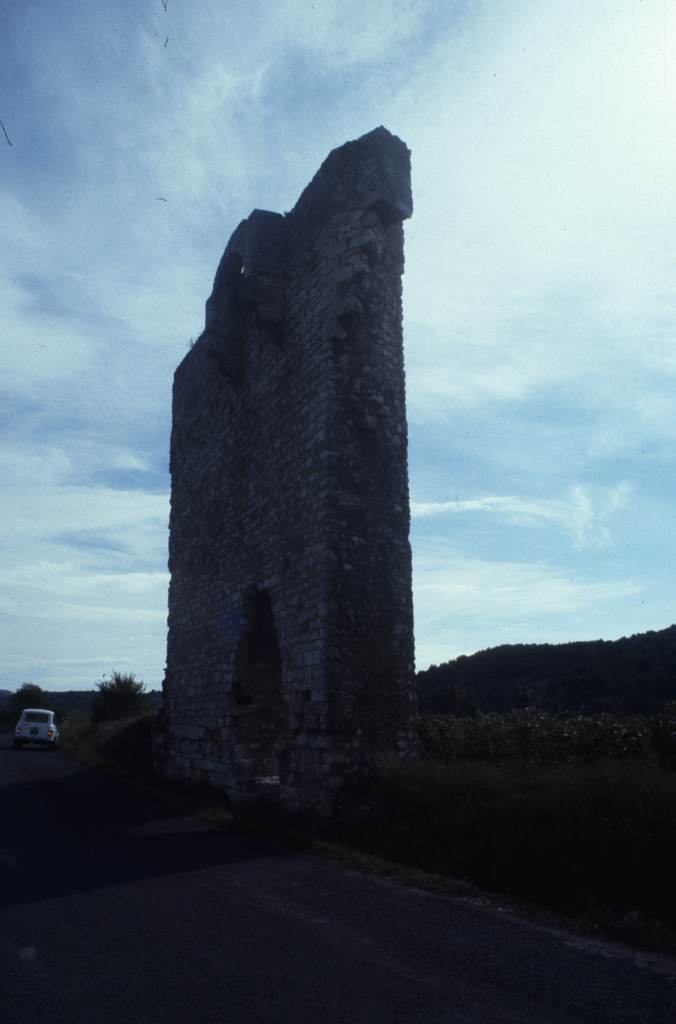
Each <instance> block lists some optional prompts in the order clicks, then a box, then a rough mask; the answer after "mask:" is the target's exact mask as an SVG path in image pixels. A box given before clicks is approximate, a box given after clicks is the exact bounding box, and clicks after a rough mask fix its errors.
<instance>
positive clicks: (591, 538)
mask: <svg viewBox="0 0 676 1024" xmlns="http://www.w3.org/2000/svg"><path fill="white" fill-rule="evenodd" d="M630 491H631V487H630V485H629V484H628V483H627V482H626V481H624V482H622V483H619V484H616V485H615V486H614V487H611V488H605V489H602V488H596V489H595V493H593V492H592V489H591V488H589V487H584V486H583V485H581V484H575V485H574V486H573V487H571V489H570V492H569V497H568V498H533V499H524V498H518V497H515V496H501V495H493V496H488V497H483V498H471V499H465V500H458V499H454V500H452V501H435V502H416V501H414V502H412V503H411V514H412V516H413V517H414V518H421V519H422V518H427V517H430V516H440V515H443V514H444V513H448V512H455V513H459V512H466V513H467V512H488V513H493V514H495V515H497V516H499V517H501V518H503V519H506V520H507V521H509V522H510V523H513V524H515V525H517V526H544V525H553V526H556V527H558V528H559V529H562V530H564V531H565V532H566V533H567V534H569V535H570V536H571V537H572V538H573V541H574V543H575V546H576V547H577V548H584V547H597V546H605V545H606V544H608V543H610V539H611V535H610V530H609V528H608V526H607V525H606V521H607V520H608V519H609V517H610V516H612V515H613V513H615V512H617V511H619V510H620V509H623V508H625V507H626V505H627V500H628V497H629V494H630Z"/></svg>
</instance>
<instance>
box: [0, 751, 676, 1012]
mask: <svg viewBox="0 0 676 1024" xmlns="http://www.w3.org/2000/svg"><path fill="white" fill-rule="evenodd" d="M0 810H1V812H2V817H1V819H0V901H1V904H2V906H1V908H0V1021H2V1022H3V1024H5V1022H7V1024H24V1022H26V1024H29V1022H30V1024H37V1022H39V1021H43V1020H49V1021H50V1024H62V1022H63V1024H66V1022H67V1024H79V1022H83V1024H85V1022H86V1024H97V1022H105V1024H110V1022H120V1024H123V1022H124V1024H146V1022H153V1024H154V1022H161V1024H174V1022H177V1024H178V1022H180V1024H201V1022H223V1024H228V1022H236V1024H239V1022H242V1024H244V1022H246V1024H257V1022H260V1024H278V1022H279V1024H287V1022H289V1024H291V1022H293V1024H348V1022H349V1024H361V1022H364V1024H366V1022H368V1024H378V1022H390V1021H391V1022H397V1024H407V1022H416V1024H418V1022H420V1024H427V1022H430V1024H431V1022H435V1024H436V1022H444V1024H451V1022H453V1024H456V1022H457V1024H480V1022H481V1024H498V1022H507V1021H509V1022H519V1024H521V1022H523V1024H526V1022H527V1024H550V1022H551V1024H554V1022H556V1024H558V1022H561V1024H564V1022H565V1024H585V1022H589V1024H604V1022H608V1024H611V1022H612V1024H629V1022H632V1024H662V1022H664V1024H667V1022H668V1024H674V1021H676V964H674V963H673V962H670V961H667V960H663V959H661V958H655V959H652V958H649V957H646V958H644V959H642V958H641V957H640V956H638V955H637V956H635V955H633V954H631V953H628V952H626V951H623V950H622V949H621V947H614V946H612V945H604V944H602V943H587V942H585V941H583V940H578V939H576V938H575V937H574V936H572V935H569V934H568V933H564V932H561V931H557V930H556V929H548V928H545V927H543V926H540V925H537V924H533V923H529V922H527V921H523V920H520V919H518V918H517V917H515V916H512V915H510V914H505V913H501V912H500V911H499V909H497V908H496V907H481V906H476V905H474V904H473V903H472V902H471V901H468V900H463V899H462V898H457V897H446V896H438V895H431V894H429V893H424V892H420V891H418V890H412V889H406V888H403V887H400V886H395V885H393V884H390V883H386V882H383V881H381V880H378V879H374V878H371V877H368V876H366V875H361V874H355V873H352V872H348V871H344V870H342V869H340V868H338V867H334V866H332V865H329V864H326V863H323V862H321V861H319V860H315V859H314V858H312V857H309V856H306V855H301V854H296V853H288V852H280V851H279V850H277V849H276V848H274V847H270V846H267V845H265V844H263V843H259V842H254V841H250V840H247V839H244V838H241V837H236V836H233V835H231V834H229V833H227V832H225V831H223V830H219V829H213V828H209V827H208V826H206V825H204V824H201V823H199V822H196V821H194V820H191V819H188V818H175V817H171V814H172V812H171V811H168V810H167V808H166V806H164V805H163V804H160V803H155V802H154V801H153V800H152V799H149V798H147V797H145V796H140V795H138V794H137V793H135V792H131V791H129V790H128V789H127V788H126V787H124V786H122V785H121V784H119V783H116V782H112V781H107V780H106V781H102V780H101V779H100V778H99V777H97V776H96V774H95V773H93V772H91V771H89V770H86V769H82V768H80V767H79V766H77V765H74V764H72V763H70V762H68V761H67V760H66V759H65V758H64V757H62V755H61V754H59V753H58V752H56V753H49V752H46V751H41V750H28V749H27V750H22V751H13V750H12V749H11V748H10V745H9V738H8V737H2V738H0Z"/></svg>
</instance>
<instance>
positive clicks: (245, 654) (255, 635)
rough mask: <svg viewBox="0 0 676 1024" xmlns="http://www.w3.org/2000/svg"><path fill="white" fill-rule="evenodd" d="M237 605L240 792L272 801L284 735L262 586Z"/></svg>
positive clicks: (271, 626)
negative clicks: (239, 615)
mask: <svg viewBox="0 0 676 1024" xmlns="http://www.w3.org/2000/svg"><path fill="white" fill-rule="evenodd" d="M242 605H243V608H242V610H243V616H242V618H243V620H244V624H243V629H242V632H241V634H240V638H239V641H238V644H237V650H236V652H235V664H234V673H233V682H232V697H233V701H232V723H233V730H234V734H235V736H236V746H237V759H238V764H239V787H240V794H241V795H245V794H246V795H249V796H254V795H255V796H264V797H266V798H268V799H275V800H276V799H277V798H278V796H279V777H280V759H281V757H282V756H283V753H284V751H285V749H286V747H287V746H288V742H289V736H288V725H287V714H286V710H287V709H286V705H285V702H284V700H283V697H282V656H281V652H280V647H279V641H278V638H277V630H276V627H275V619H274V614H273V607H272V598H271V596H270V594H269V592H268V591H267V590H259V589H258V588H256V587H253V588H251V589H250V590H247V591H245V592H244V594H243V598H242Z"/></svg>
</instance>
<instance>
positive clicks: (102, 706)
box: [92, 672, 146, 724]
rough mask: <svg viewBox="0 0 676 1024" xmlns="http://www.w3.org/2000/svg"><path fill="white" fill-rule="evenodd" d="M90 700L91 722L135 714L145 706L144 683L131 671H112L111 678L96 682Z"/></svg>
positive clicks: (106, 720)
mask: <svg viewBox="0 0 676 1024" xmlns="http://www.w3.org/2000/svg"><path fill="white" fill-rule="evenodd" d="M97 690H98V693H97V694H96V696H95V697H94V699H93V701H92V722H93V723H95V724H96V723H99V722H108V721H111V720H114V719H119V718H129V717H130V716H133V715H137V714H139V713H140V712H141V711H143V709H144V708H145V707H146V701H145V699H144V694H145V684H144V683H142V682H141V681H140V680H137V679H136V677H135V675H134V674H133V673H128V674H123V673H121V672H113V675H112V678H111V679H105V678H104V679H103V680H102V681H101V682H100V683H98V684H97Z"/></svg>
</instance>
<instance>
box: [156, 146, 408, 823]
mask: <svg viewBox="0 0 676 1024" xmlns="http://www.w3.org/2000/svg"><path fill="white" fill-rule="evenodd" d="M410 212H411V195H410V170H409V154H408V151H407V149H406V147H405V146H404V144H403V143H402V142H401V141H400V140H399V139H397V138H396V137H394V136H392V135H390V133H389V132H387V131H386V130H385V129H383V128H380V129H376V131H374V132H371V133H369V135H366V136H364V137H363V138H361V139H358V140H356V141H355V142H351V143H347V144H346V145H345V146H342V147H341V148H339V149H337V150H334V151H333V152H332V153H331V154H330V155H329V157H328V158H327V160H326V161H325V162H324V164H323V165H322V167H321V169H320V170H319V172H318V173H317V175H316V176H315V178H314V179H313V181H312V182H311V183H310V185H309V186H308V187H307V188H306V189H305V191H304V192H303V194H302V195H301V197H300V199H299V201H298V203H297V204H296V207H295V208H294V210H293V211H292V212H291V213H290V214H287V215H286V216H281V215H279V214H273V213H269V212H267V211H254V212H253V213H252V214H251V216H250V217H249V218H247V220H246V221H243V222H242V223H241V224H240V225H239V227H238V228H237V229H236V231H235V232H234V234H233V236H232V238H231V240H230V242H229V243H228V247H227V248H226V251H225V253H224V255H223V258H222V260H221V263H220V265H219V268H218V271H217V274H216V280H215V282H214V289H213V292H212V295H211V296H210V298H209V300H208V302H207V315H206V326H205V331H204V333H203V334H202V335H201V337H200V338H199V339H198V341H197V342H196V344H195V345H194V347H193V348H192V349H191V350H190V352H189V353H188V354H187V356H186V358H185V359H184V360H183V362H182V363H181V365H180V366H179V367H178V369H177V371H176V375H175V382H174V412H173V430H172V441H171V475H172V495H171V518H170V543H169V559H170V563H169V567H170V572H171V583H170V594H169V635H168V650H167V674H166V680H165V686H164V696H165V729H164V734H163V736H162V739H161V743H160V745H159V747H158V755H157V756H158V759H159V761H160V766H161V768H162V770H163V771H164V772H165V773H166V774H167V775H168V776H170V777H174V778H181V779H186V780H191V781H208V782H210V783H212V784H214V785H218V786H222V787H225V788H226V789H227V790H228V791H229V793H230V794H231V795H232V796H233V798H234V799H240V798H243V797H246V796H249V795H253V794H255V793H258V792H261V791H264V792H266V793H278V794H279V796H280V798H281V801H282V803H283V804H284V806H286V807H287V808H290V809H298V810H300V809H305V810H310V811H313V812H318V813H330V812H331V811H332V810H334V809H335V806H336V799H337V796H338V794H339V793H340V791H341V790H344V788H345V787H346V786H348V787H349V785H350V784H351V783H352V782H358V781H359V780H360V779H361V778H363V777H364V775H365V774H366V773H367V772H368V767H369V763H370V758H371V756H372V754H373V753H374V752H376V751H383V752H386V751H395V752H397V753H398V754H399V755H400V756H407V755H409V754H411V753H412V751H413V749H414V740H413V721H414V716H415V696H414V682H413V621H412V602H411V562H410V548H409V543H408V531H409V503H408V484H407V461H406V443H407V442H406V438H407V434H406V416H405V397H404V370H403V354H402V329H401V274H402V270H403V231H402V224H401V222H402V220H403V219H404V218H405V217H407V216H409V215H410Z"/></svg>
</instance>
